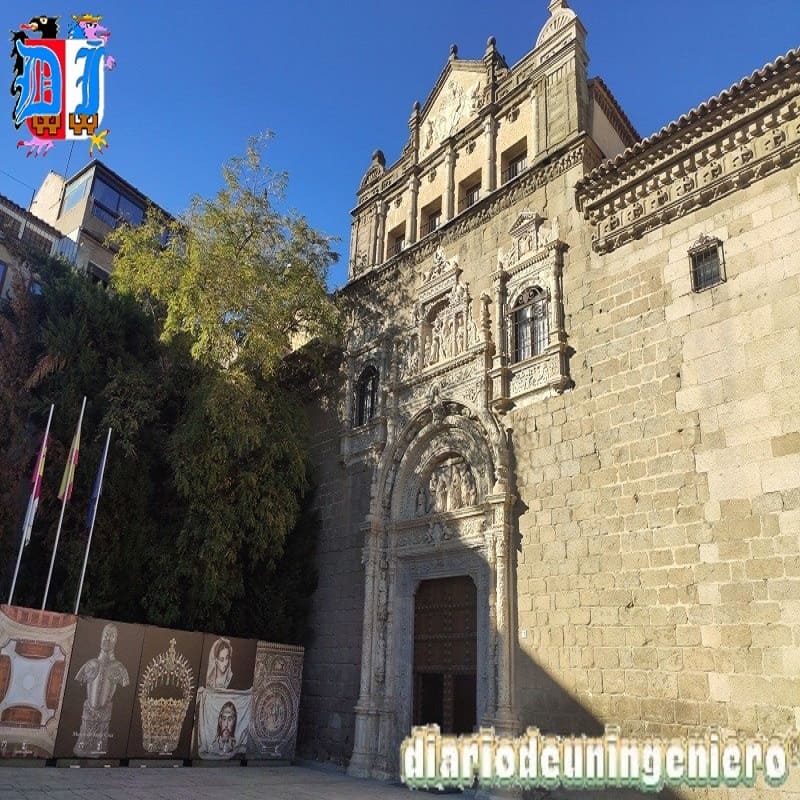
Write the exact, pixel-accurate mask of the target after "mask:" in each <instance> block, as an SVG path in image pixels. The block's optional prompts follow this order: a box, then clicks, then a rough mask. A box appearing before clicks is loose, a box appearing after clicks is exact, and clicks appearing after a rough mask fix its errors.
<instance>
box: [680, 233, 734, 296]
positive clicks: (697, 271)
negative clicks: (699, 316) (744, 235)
mask: <svg viewBox="0 0 800 800" xmlns="http://www.w3.org/2000/svg"><path fill="white" fill-rule="evenodd" d="M688 255H689V264H690V270H689V276H690V279H691V283H692V291H693V292H695V293H699V292H705V291H706V290H708V289H712V288H713V287H714V286H719V285H720V284H721V283H725V281H726V280H727V276H726V274H725V250H724V247H723V244H722V240H721V239H719V238H717V237H716V236H707V235H706V234H702V235H701V236H700V238H699V239H698V240H697V241H696V242H695V243H694V244H693V245H692V246H691V247H690V248H689V251H688ZM710 256H715V257H716V265H715V267H714V268H713V271H712V272H707V262H706V258H707V257H710ZM712 263H713V262H712Z"/></svg>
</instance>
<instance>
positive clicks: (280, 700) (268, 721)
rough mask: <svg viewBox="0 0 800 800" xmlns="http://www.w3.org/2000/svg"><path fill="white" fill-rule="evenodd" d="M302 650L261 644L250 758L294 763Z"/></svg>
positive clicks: (267, 643)
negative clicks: (292, 761)
mask: <svg viewBox="0 0 800 800" xmlns="http://www.w3.org/2000/svg"><path fill="white" fill-rule="evenodd" d="M303 653H304V650H303V648H302V647H294V646H292V645H283V644H274V643H272V642H259V643H258V649H257V650H256V665H255V676H254V679H253V704H252V711H251V715H250V746H249V749H248V755H249V756H250V757H251V758H254V759H268V760H273V759H274V760H276V761H291V760H292V758H294V750H295V744H296V742H297V719H298V712H299V710H300V684H301V682H302V679H303Z"/></svg>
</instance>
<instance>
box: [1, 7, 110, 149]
mask: <svg viewBox="0 0 800 800" xmlns="http://www.w3.org/2000/svg"><path fill="white" fill-rule="evenodd" d="M72 19H73V24H72V25H71V26H70V30H69V35H68V38H66V39H59V38H58V31H59V24H58V20H59V17H46V16H41V17H32V18H31V20H30V21H29V22H25V23H22V24H21V25H20V30H18V31H12V33H11V41H12V49H11V58H12V59H13V61H14V79H13V81H12V82H11V94H12V96H13V97H14V98H15V102H14V109H13V111H12V112H11V116H12V118H13V120H14V125H15V127H16V128H20V127H22V126H23V124H24V125H26V126H27V128H28V131H30V134H31V138H29V139H20V141H18V142H17V147H18V148H19V147H26V148H28V152H27V155H28V156H31V155H32V156H39V155H42V156H45V155H47V153H48V151H49V150H51V149H52V148H53V146H54V143H55V142H57V141H60V140H64V139H66V140H73V141H74V140H76V139H88V140H89V141H90V144H89V155H90V156H93V155H94V151H95V148H96V149H97V151H98V152H99V153H102V152H103V148H105V147H108V140H107V137H108V134H109V132H110V131H109V130H108V129H101V124H102V122H103V113H104V111H105V72H106V70H112V69H114V67H115V65H116V61H115V59H114V57H113V56H110V55H107V54H106V45H107V44H108V38H109V37H110V36H111V32H110V31H109V30H108V28H105V27H104V26H103V25H101V24H100V21H101V20H102V19H103V18H102V17H99V16H95V15H93V14H81V15H80V16H78V15H75V14H73V15H72Z"/></svg>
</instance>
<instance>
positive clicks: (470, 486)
mask: <svg viewBox="0 0 800 800" xmlns="http://www.w3.org/2000/svg"><path fill="white" fill-rule="evenodd" d="M461 466H462V467H463V469H464V474H463V475H462V483H463V486H464V503H465V505H468V506H474V505H476V504H477V502H478V487H477V486H475V478H473V477H472V470H471V469H470V468H469V467H467V466H466V465H464V464H462V465H461Z"/></svg>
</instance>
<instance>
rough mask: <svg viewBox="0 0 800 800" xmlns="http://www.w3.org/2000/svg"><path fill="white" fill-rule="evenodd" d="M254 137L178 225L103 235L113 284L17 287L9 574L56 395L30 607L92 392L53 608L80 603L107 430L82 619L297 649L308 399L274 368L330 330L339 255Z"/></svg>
mask: <svg viewBox="0 0 800 800" xmlns="http://www.w3.org/2000/svg"><path fill="white" fill-rule="evenodd" d="M263 145H264V141H263V140H254V141H252V142H251V143H250V146H249V148H248V151H247V154H246V156H244V157H243V158H237V159H233V160H232V161H231V162H230V163H229V164H228V165H227V166H226V168H225V172H224V176H225V186H224V188H223V189H222V190H221V191H220V192H219V194H218V195H217V196H216V197H214V198H213V199H211V200H201V199H196V200H195V201H194V202H193V204H192V207H191V210H190V212H189V213H188V214H187V215H186V216H185V218H183V219H181V220H178V221H174V220H167V219H164V218H163V217H159V216H157V215H148V218H147V220H146V222H145V224H144V225H142V226H140V227H137V228H130V227H124V228H121V229H119V230H118V231H116V232H115V234H114V235H113V244H114V246H116V247H117V248H118V251H119V252H118V256H117V259H116V261H115V270H114V273H113V277H112V288H111V290H109V291H105V290H103V289H102V288H100V287H98V286H95V285H92V284H91V283H90V282H89V281H88V280H86V279H84V278H83V277H82V276H78V275H75V274H73V273H71V272H70V271H69V270H68V269H67V268H65V267H63V266H61V265H59V264H53V263H51V264H48V265H42V266H41V280H40V283H41V285H42V287H43V292H42V295H41V296H40V297H32V296H31V295H29V294H26V293H25V292H21V293H18V296H17V300H15V302H14V304H13V307H12V308H11V309H7V311H6V313H5V315H4V318H3V320H2V321H0V370H2V372H0V384H2V389H0V422H4V423H6V424H5V425H4V426H3V431H2V433H0V476H2V477H3V478H6V480H4V481H3V484H2V487H0V492H2V493H3V495H2V497H0V536H2V539H0V548H2V554H3V556H5V557H6V559H5V561H6V563H8V561H9V557H10V556H11V554H12V553H13V552H14V549H15V546H16V542H17V541H18V536H19V526H20V521H21V519H22V515H23V514H24V504H25V502H26V500H27V486H26V484H27V481H28V477H29V474H30V469H31V467H32V461H33V455H34V453H33V451H34V450H35V446H36V445H35V440H36V436H39V437H40V436H41V431H42V430H43V428H44V422H43V420H46V411H47V409H48V407H49V404H50V402H56V414H55V416H54V425H53V430H52V434H53V441H52V442H51V447H50V451H49V454H48V462H47V472H46V476H45V492H44V493H43V498H42V504H41V505H40V510H39V514H38V515H37V519H36V525H35V528H34V540H33V541H32V543H31V545H30V546H29V548H28V550H27V551H26V555H25V557H24V560H23V564H24V572H23V574H22V576H21V578H20V581H19V586H20V587H21V589H22V593H21V594H18V599H19V600H20V601H24V602H27V603H32V604H35V603H37V602H41V600H40V598H41V592H42V590H43V586H44V580H45V576H46V569H47V564H48V562H49V554H50V552H51V548H52V539H53V536H54V532H55V527H56V521H57V516H58V512H59V510H60V504H59V502H58V501H57V500H56V498H55V496H54V495H55V493H56V489H55V487H57V486H58V483H59V480H60V474H61V470H63V466H64V459H65V457H66V452H67V450H68V448H69V442H70V439H71V436H72V433H73V431H74V425H75V422H76V420H77V414H78V411H79V408H80V401H81V398H82V396H83V395H84V394H86V395H87V396H88V397H89V404H88V405H87V415H86V418H85V420H84V440H83V443H82V449H81V462H80V465H79V469H78V476H77V483H76V489H75V494H74V496H73V500H72V502H71V503H70V504H69V505H68V507H67V515H66V517H65V524H64V528H63V531H62V544H61V545H60V553H61V557H60V558H59V560H58V562H57V564H58V570H57V574H56V578H55V583H54V585H55V586H56V588H57V593H56V595H55V600H54V602H51V604H50V605H51V606H52V607H57V608H64V609H67V608H71V605H72V603H73V602H74V592H75V589H76V587H77V578H78V574H79V570H80V563H81V558H82V552H83V547H84V543H85V521H84V515H85V513H86V508H87V507H88V503H89V495H90V492H91V486H92V482H93V479H94V472H95V470H96V466H97V463H98V462H99V459H100V452H101V450H102V444H103V441H104V434H105V430H106V428H107V427H109V426H110V427H112V428H113V430H114V434H113V436H112V451H111V453H110V455H109V466H108V470H107V478H106V484H105V486H104V492H103V501H102V502H101V504H100V506H99V511H98V517H97V524H96V529H95V539H94V541H93V544H92V557H91V559H90V567H89V571H88V575H87V583H86V588H85V591H84V602H83V604H82V610H83V611H84V612H88V613H94V614H96V615H101V614H102V615H105V616H110V617H114V618H117V619H121V620H136V621H147V622H151V623H156V624H163V625H169V626H175V627H185V628H192V629H203V630H209V631H215V632H229V633H232V634H239V635H248V636H267V637H274V638H282V639H284V640H292V641H299V640H301V638H302V634H303V614H304V609H305V604H306V602H307V597H308V595H309V594H310V593H311V592H313V589H314V587H315V582H316V576H315V575H314V574H313V568H312V567H311V564H312V556H313V543H314V531H315V523H314V519H313V515H312V514H311V512H310V510H309V509H310V506H309V502H310V501H309V500H308V494H307V493H308V491H309V489H310V480H309V478H310V470H309V460H308V454H307V447H306V439H307V431H306V422H305V418H304V416H303V413H302V406H303V403H304V401H305V400H306V399H307V398H305V397H304V396H303V394H304V392H305V391H307V387H305V386H304V385H303V384H302V383H300V384H299V385H298V382H297V381H296V380H294V381H292V380H287V369H286V357H287V355H288V354H289V353H290V352H291V351H292V350H293V349H296V347H297V345H298V344H299V343H302V341H303V340H305V339H309V338H315V339H317V340H320V339H322V340H330V339H331V338H333V337H335V336H336V335H337V333H338V330H337V317H336V313H335V310H334V308H333V305H332V304H331V303H330V301H329V299H328V296H327V293H326V290H325V275H326V271H327V268H328V266H329V265H330V263H331V262H332V261H333V260H334V258H335V254H334V252H333V251H332V250H331V248H330V241H329V240H328V239H327V238H326V237H324V236H322V235H321V234H319V233H317V232H316V231H314V230H313V229H312V228H311V227H310V226H309V225H308V223H307V222H306V220H304V219H303V218H302V217H300V216H299V215H297V214H294V213H282V212H280V211H278V210H277V209H276V208H275V207H274V205H273V201H278V202H279V201H280V199H281V197H282V191H283V189H284V187H285V180H286V179H285V176H283V175H275V174H274V173H272V172H271V171H270V170H269V169H268V168H267V167H266V166H265V165H264V163H263V161H262V154H263ZM165 241H166V245H165ZM307 349H308V351H309V352H319V351H320V349H319V348H307ZM3 487H7V488H6V489H4V488H3ZM304 496H305V498H306V499H304ZM303 504H305V505H303ZM61 548H63V550H62V549H61Z"/></svg>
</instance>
